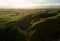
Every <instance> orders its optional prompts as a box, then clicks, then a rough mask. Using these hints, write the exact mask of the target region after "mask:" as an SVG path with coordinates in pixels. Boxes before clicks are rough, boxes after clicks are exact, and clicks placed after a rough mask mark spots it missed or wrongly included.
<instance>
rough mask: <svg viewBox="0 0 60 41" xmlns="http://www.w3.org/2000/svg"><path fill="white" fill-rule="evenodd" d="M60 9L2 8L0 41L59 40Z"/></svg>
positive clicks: (0, 11) (0, 14)
mask: <svg viewBox="0 0 60 41" xmlns="http://www.w3.org/2000/svg"><path fill="white" fill-rule="evenodd" d="M59 38H60V11H59V10H39V9H35V10H9V11H3V10H0V41H59V40H58V39H59Z"/></svg>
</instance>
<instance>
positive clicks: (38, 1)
mask: <svg viewBox="0 0 60 41" xmlns="http://www.w3.org/2000/svg"><path fill="white" fill-rule="evenodd" d="M52 4H53V6H55V5H56V4H58V5H56V6H55V7H57V6H59V5H60V0H0V8H30V7H35V6H36V8H39V7H40V8H41V7H42V6H46V7H48V6H50V7H51V5H52ZM47 5H48V6H47Z"/></svg>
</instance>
